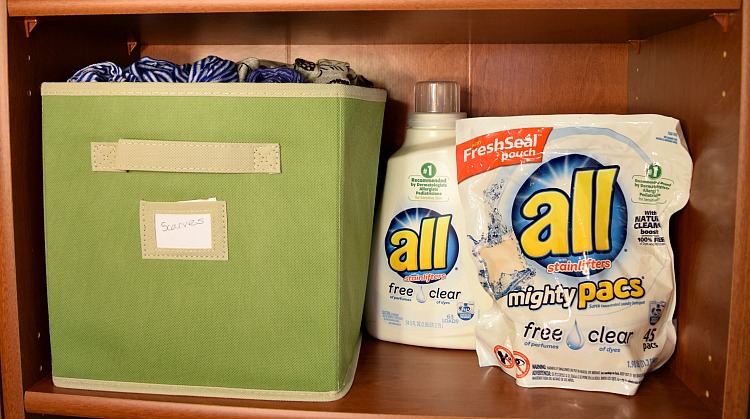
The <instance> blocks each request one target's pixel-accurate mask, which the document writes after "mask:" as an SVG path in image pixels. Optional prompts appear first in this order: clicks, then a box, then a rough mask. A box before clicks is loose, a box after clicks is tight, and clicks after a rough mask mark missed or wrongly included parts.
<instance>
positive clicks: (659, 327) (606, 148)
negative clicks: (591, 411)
mask: <svg viewBox="0 0 750 419" xmlns="http://www.w3.org/2000/svg"><path fill="white" fill-rule="evenodd" d="M456 142H457V146H456V160H457V171H458V182H459V193H460V195H461V199H462V203H463V207H464V211H465V215H466V231H467V234H466V237H465V238H464V240H465V243H466V245H467V246H468V247H470V248H471V254H472V259H473V261H474V263H475V266H476V268H477V272H478V277H477V280H478V281H480V283H481V284H482V286H483V288H484V289H485V290H486V291H487V293H489V294H490V296H492V297H493V299H494V301H495V302H494V304H493V308H492V310H490V311H489V312H485V313H482V316H481V318H480V319H479V320H478V324H477V352H478V356H479V361H480V365H482V366H490V365H495V366H498V367H499V368H501V369H502V370H503V371H505V372H506V373H507V374H509V375H511V376H514V377H515V378H516V383H517V384H518V385H521V386H523V387H562V388H572V389H580V390H590V391H606V392H612V393H619V394H626V395H632V394H635V392H636V390H637V389H638V386H639V384H640V383H641V381H642V380H643V379H644V376H645V374H646V373H647V372H649V371H652V370H654V369H656V368H659V367H660V366H661V365H663V364H664V363H665V362H666V361H667V360H668V359H669V357H670V356H671V355H672V353H673V351H674V348H675V341H676V332H675V327H674V325H673V322H672V316H673V313H674V307H675V275H674V267H673V254H672V248H671V245H670V240H669V219H670V217H671V215H672V214H673V213H674V212H676V211H677V210H679V209H681V208H682V207H684V206H685V204H686V203H687V200H688V194H689V190H690V180H691V172H692V160H691V158H690V155H689V154H688V151H687V147H686V144H685V140H684V138H683V135H682V131H681V129H680V125H679V122H678V121H677V120H675V119H672V118H668V117H664V116H659V115H627V116H626V115H557V116H524V117H488V118H472V119H465V120H461V121H458V123H457V140H456Z"/></svg>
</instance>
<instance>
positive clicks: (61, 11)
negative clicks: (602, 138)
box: [8, 0, 742, 16]
mask: <svg viewBox="0 0 750 419" xmlns="http://www.w3.org/2000/svg"><path fill="white" fill-rule="evenodd" d="M741 3H742V2H741V1H740V0H712V1H701V0H657V1H654V0H629V1H618V0H571V1H565V0H543V1H537V0H509V1H502V2H498V1H493V0H475V1H471V2H466V1H460V0H447V1H438V0H383V1H377V2H372V1H366V0H273V1H269V0H214V1H210V2H207V1H204V0H154V1H148V2H133V1H129V0H113V1H99V0H79V1H74V2H72V1H63V0H8V13H9V14H10V16H51V15H92V14H99V15H101V14H147V13H216V12H292V11H320V10H325V11H352V10H364V11H372V10H545V9H548V10H576V9H595V10H618V9H619V10H639V9H640V10H652V9H653V10H658V9H661V10H690V9H695V10H713V9H724V10H737V9H739V8H740V5H741Z"/></svg>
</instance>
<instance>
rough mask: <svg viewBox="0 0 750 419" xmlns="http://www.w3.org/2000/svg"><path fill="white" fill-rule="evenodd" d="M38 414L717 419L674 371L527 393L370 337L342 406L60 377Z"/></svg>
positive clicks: (467, 363)
mask: <svg viewBox="0 0 750 419" xmlns="http://www.w3.org/2000/svg"><path fill="white" fill-rule="evenodd" d="M25 407H26V410H27V411H28V412H30V413H41V414H56V415H69V416H81V417H97V418H114V417H160V418H167V419H169V418H182V417H194V418H195V417H198V418H235V417H248V416H263V417H290V418H291V417H295V418H301V417H315V416H318V417H327V418H333V417H347V418H356V417H368V416H392V417H395V416H424V417H436V416H447V417H466V416H472V417H519V416H523V417H560V416H573V415H577V416H578V415H580V416H581V417H625V418H630V417H632V418H639V417H696V418H698V417H700V418H705V417H710V416H712V415H713V413H712V412H711V411H710V410H708V408H707V407H706V406H705V405H704V403H703V401H702V400H701V398H700V397H698V396H696V395H693V394H692V393H690V391H689V390H688V389H687V388H686V387H685V386H684V385H683V384H682V383H681V382H680V381H679V380H678V379H677V378H676V377H675V376H674V375H672V374H671V373H670V372H669V371H668V370H667V369H662V370H659V371H655V372H653V373H651V374H649V375H648V376H647V377H646V380H645V382H644V383H643V385H642V386H641V388H640V389H639V391H638V394H637V395H635V396H632V397H627V396H619V395H615V394H609V393H595V392H583V391H576V390H564V389H548V388H537V389H526V388H522V387H518V386H516V385H515V383H514V380H513V379H511V377H510V376H508V375H506V374H505V373H503V372H502V371H500V370H499V369H498V368H494V367H493V368H480V367H479V366H478V364H477V358H476V354H475V353H474V351H455V350H441V349H430V348H420V347H412V346H407V345H399V344H394V343H389V342H381V341H378V340H376V339H373V338H371V337H365V339H364V341H363V345H362V352H361V354H360V358H359V366H358V369H357V374H356V377H355V381H354V385H353V386H352V389H351V390H350V392H349V393H348V394H347V395H346V396H345V397H344V398H343V399H341V400H338V401H335V402H326V403H309V402H274V401H261V400H238V399H218V398H203V397H181V396H164V395H153V394H132V393H114V392H98V391H84V390H71V389H63V388H58V387H55V386H54V385H53V384H52V380H51V378H50V377H47V378H45V379H43V380H41V381H40V382H38V383H36V384H35V385H34V386H33V387H32V388H31V389H29V390H28V391H26V394H25Z"/></svg>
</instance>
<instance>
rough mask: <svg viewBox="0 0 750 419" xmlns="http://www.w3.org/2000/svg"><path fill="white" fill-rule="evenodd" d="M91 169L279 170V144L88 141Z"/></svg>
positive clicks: (256, 171) (231, 171) (220, 171)
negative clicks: (89, 143) (89, 144)
mask: <svg viewBox="0 0 750 419" xmlns="http://www.w3.org/2000/svg"><path fill="white" fill-rule="evenodd" d="M91 170H92V171H94V172H125V171H148V172H184V173H280V172H281V157H280V147H279V144H253V143H217V142H194V141H162V140H129V139H123V140H119V141H118V142H116V143H101V142H93V143H91Z"/></svg>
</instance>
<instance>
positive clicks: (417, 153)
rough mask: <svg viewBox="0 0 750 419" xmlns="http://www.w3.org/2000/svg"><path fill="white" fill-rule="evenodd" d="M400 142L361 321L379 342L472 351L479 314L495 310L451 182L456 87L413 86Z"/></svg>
mask: <svg viewBox="0 0 750 419" xmlns="http://www.w3.org/2000/svg"><path fill="white" fill-rule="evenodd" d="M414 103H415V107H414V108H415V109H414V110H415V112H414V113H410V114H409V118H408V126H407V130H406V136H405V138H404V144H403V145H402V147H401V148H400V149H399V150H398V151H397V152H396V153H394V154H393V156H391V158H390V159H389V160H388V166H387V169H386V177H385V184H384V189H383V197H382V201H381V204H380V208H379V211H378V213H377V214H376V219H375V228H374V230H373V242H372V254H371V259H370V275H369V280H368V284H367V298H366V303H365V304H366V310H365V323H366V327H367V330H368V332H369V333H370V334H371V335H372V336H374V337H376V338H378V339H381V340H386V341H391V342H397V343H405V344H410V345H419V346H430V347H438V348H453V349H475V342H476V339H475V327H476V322H477V318H478V317H479V313H480V311H483V310H485V309H488V308H489V307H491V306H492V301H491V298H490V297H489V295H488V294H487V293H486V292H485V291H484V290H483V289H482V287H481V285H480V282H479V280H478V279H477V273H476V268H475V267H474V265H473V263H472V261H471V254H470V253H467V252H470V251H471V250H470V249H467V248H466V246H463V245H462V244H463V243H464V237H465V227H464V218H463V210H462V207H461V202H460V201H459V195H458V186H457V182H456V151H455V150H456V148H455V144H456V131H455V130H456V121H457V120H459V119H462V118H466V113H463V112H459V110H460V87H459V85H458V84H457V83H455V82H446V81H424V82H419V83H417V84H416V86H415V88H414Z"/></svg>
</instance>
